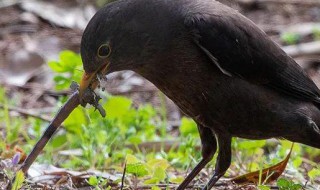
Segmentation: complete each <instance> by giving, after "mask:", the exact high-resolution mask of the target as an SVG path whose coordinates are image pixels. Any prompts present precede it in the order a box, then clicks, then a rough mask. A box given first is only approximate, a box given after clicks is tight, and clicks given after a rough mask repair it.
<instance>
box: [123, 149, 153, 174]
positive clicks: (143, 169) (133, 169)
mask: <svg viewBox="0 0 320 190" xmlns="http://www.w3.org/2000/svg"><path fill="white" fill-rule="evenodd" d="M126 163H127V167H126V172H127V173H130V174H134V175H136V176H138V177H143V176H146V175H147V174H149V171H148V169H147V166H146V164H144V163H142V162H141V161H140V160H139V159H138V158H136V157H135V156H133V155H131V154H128V155H127V157H126Z"/></svg>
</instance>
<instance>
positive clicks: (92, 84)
mask: <svg viewBox="0 0 320 190" xmlns="http://www.w3.org/2000/svg"><path fill="white" fill-rule="evenodd" d="M108 65H109V64H105V65H103V66H102V67H101V68H99V69H98V70H96V71H94V72H92V73H86V72H85V73H84V74H83V75H82V79H81V81H80V87H79V96H80V100H82V96H83V93H84V91H85V90H86V89H87V88H91V89H92V90H94V89H95V88H97V86H98V85H99V80H98V76H97V75H98V74H101V75H105V74H106V73H107V71H108Z"/></svg>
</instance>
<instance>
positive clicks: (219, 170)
mask: <svg viewBox="0 0 320 190" xmlns="http://www.w3.org/2000/svg"><path fill="white" fill-rule="evenodd" d="M217 138H218V146H219V151H218V158H217V162H216V168H215V170H214V174H213V176H212V177H211V179H210V180H209V182H208V183H207V185H206V186H205V187H203V189H202V190H209V189H211V188H212V187H213V186H214V184H215V183H216V182H217V181H218V180H219V178H220V177H222V176H223V175H224V174H225V173H226V171H227V169H228V168H229V166H230V164H231V137H230V136H229V135H226V134H222V135H220V134H219V135H218V136H217Z"/></svg>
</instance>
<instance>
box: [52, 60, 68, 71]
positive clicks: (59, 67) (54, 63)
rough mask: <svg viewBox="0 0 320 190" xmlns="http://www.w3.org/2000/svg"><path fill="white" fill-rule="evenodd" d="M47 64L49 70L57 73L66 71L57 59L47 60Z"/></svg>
mask: <svg viewBox="0 0 320 190" xmlns="http://www.w3.org/2000/svg"><path fill="white" fill-rule="evenodd" d="M48 66H49V67H50V69H51V70H53V71H54V72H57V73H63V72H66V71H67V70H66V68H64V67H63V66H62V65H61V64H60V62H58V61H49V62H48Z"/></svg>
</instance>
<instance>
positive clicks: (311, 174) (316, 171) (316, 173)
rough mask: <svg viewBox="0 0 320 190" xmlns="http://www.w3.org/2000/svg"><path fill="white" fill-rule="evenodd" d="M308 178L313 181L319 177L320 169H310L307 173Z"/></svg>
mask: <svg viewBox="0 0 320 190" xmlns="http://www.w3.org/2000/svg"><path fill="white" fill-rule="evenodd" d="M308 176H309V177H310V179H311V180H314V179H315V178H316V177H318V176H320V169H318V168H312V170H310V171H309V172H308Z"/></svg>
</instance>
